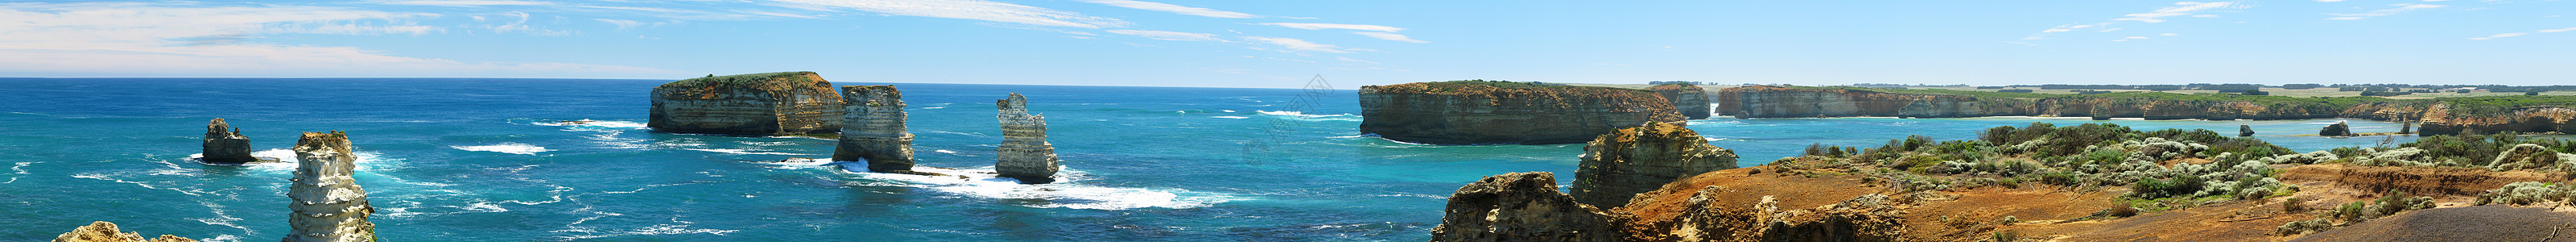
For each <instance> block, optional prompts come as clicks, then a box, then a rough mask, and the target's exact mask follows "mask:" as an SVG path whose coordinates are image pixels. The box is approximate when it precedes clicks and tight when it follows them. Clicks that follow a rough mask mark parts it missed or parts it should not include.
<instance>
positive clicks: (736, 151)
mask: <svg viewBox="0 0 2576 242" xmlns="http://www.w3.org/2000/svg"><path fill="white" fill-rule="evenodd" d="M682 149H683V150H695V151H705V152H716V153H726V154H737V155H815V154H798V153H785V152H768V151H757V150H747V149H694V148H682Z"/></svg>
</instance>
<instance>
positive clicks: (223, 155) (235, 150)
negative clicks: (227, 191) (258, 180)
mask: <svg viewBox="0 0 2576 242" xmlns="http://www.w3.org/2000/svg"><path fill="white" fill-rule="evenodd" d="M203 150H204V151H203V152H201V153H203V154H204V156H203V157H200V158H198V161H202V162H206V163H214V164H241V163H251V162H261V161H277V160H275V159H261V158H259V157H252V156H251V155H250V153H251V149H250V137H249V136H242V134H241V129H238V128H233V126H232V124H227V123H224V119H222V118H216V119H214V120H210V121H206V139H205V144H204V145H203Z"/></svg>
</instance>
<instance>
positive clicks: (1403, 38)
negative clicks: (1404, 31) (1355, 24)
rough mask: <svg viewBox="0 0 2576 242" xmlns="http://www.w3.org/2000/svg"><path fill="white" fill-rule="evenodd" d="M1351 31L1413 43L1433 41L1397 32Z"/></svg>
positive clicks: (1372, 36)
mask: <svg viewBox="0 0 2576 242" xmlns="http://www.w3.org/2000/svg"><path fill="white" fill-rule="evenodd" d="M1351 33H1353V34H1360V35H1366V36H1368V37H1369V38H1377V39H1382V40H1393V41H1403V42H1411V43H1431V41H1422V40H1417V39H1413V37H1411V36H1404V35H1401V34H1396V33H1387V32H1351Z"/></svg>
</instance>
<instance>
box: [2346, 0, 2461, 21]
mask: <svg viewBox="0 0 2576 242" xmlns="http://www.w3.org/2000/svg"><path fill="white" fill-rule="evenodd" d="M2389 6H2397V8H2390V9H2380V10H2370V12H2367V13H2329V14H2326V15H2334V16H2341V17H2332V18H2326V19H2333V20H2360V19H2363V18H2369V17H2379V16H2388V15H2397V14H2399V13H2405V12H2407V11H2415V10H2424V9H2435V8H2442V7H2446V6H2443V5H2433V4H2421V3H2399V4H2390V5H2389Z"/></svg>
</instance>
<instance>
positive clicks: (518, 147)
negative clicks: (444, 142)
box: [448, 143, 554, 155]
mask: <svg viewBox="0 0 2576 242" xmlns="http://www.w3.org/2000/svg"><path fill="white" fill-rule="evenodd" d="M448 148H456V149H459V150H468V151H484V152H501V153H511V154H521V155H535V154H537V152H547V151H554V150H549V149H546V147H539V146H535V145H528V144H520V143H501V144H495V145H476V146H448Z"/></svg>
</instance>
